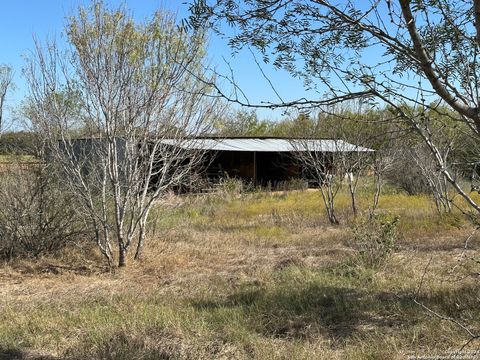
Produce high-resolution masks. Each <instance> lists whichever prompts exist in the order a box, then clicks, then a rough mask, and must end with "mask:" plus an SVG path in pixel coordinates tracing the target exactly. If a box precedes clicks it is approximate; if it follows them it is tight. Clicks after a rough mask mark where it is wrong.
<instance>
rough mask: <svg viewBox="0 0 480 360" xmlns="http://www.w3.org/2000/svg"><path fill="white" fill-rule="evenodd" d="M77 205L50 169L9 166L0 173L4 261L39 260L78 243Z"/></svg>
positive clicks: (0, 231) (1, 255)
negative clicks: (75, 242) (18, 259)
mask: <svg viewBox="0 0 480 360" xmlns="http://www.w3.org/2000/svg"><path fill="white" fill-rule="evenodd" d="M79 224H80V222H79V221H78V220H77V216H76V212H75V209H74V204H73V201H72V199H71V197H70V196H68V193H66V192H65V191H62V188H61V185H60V183H59V181H58V179H57V178H56V177H54V176H53V175H52V173H51V171H50V169H49V168H46V167H44V166H43V165H40V164H36V165H31V166H29V167H21V166H18V165H15V164H11V165H9V168H8V170H6V171H5V170H4V171H2V172H0V258H3V259H6V260H10V259H12V258H13V257H19V256H22V257H29V256H38V255H41V254H44V253H50V252H54V251H56V250H58V249H60V248H61V247H63V246H64V245H66V244H67V243H68V242H70V241H73V240H75V239H78V237H79V236H80V234H81V233H82V226H81V225H79Z"/></svg>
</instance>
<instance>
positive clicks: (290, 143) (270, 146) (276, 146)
mask: <svg viewBox="0 0 480 360" xmlns="http://www.w3.org/2000/svg"><path fill="white" fill-rule="evenodd" d="M162 142H163V143H164V144H170V145H174V146H180V147H181V148H184V149H192V150H214V151H248V152H250V151H252V152H253V151H255V152H298V151H319V152H370V151H373V150H372V149H368V148H365V147H362V146H358V145H353V144H349V143H347V142H345V141H343V140H324V139H322V140H319V139H279V138H216V139H213V138H212V139H208V138H202V139H201V138H197V139H184V140H177V139H165V140H163V141H162Z"/></svg>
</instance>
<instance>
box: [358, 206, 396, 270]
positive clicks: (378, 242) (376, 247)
mask: <svg viewBox="0 0 480 360" xmlns="http://www.w3.org/2000/svg"><path fill="white" fill-rule="evenodd" d="M398 222H399V218H398V216H393V215H390V214H371V215H369V216H367V217H364V218H362V219H360V220H359V221H358V222H357V223H356V224H355V226H354V227H353V240H352V246H353V248H354V249H355V250H356V259H357V261H358V262H359V263H360V264H361V265H363V266H365V267H370V268H378V267H380V266H382V265H385V263H386V261H387V259H388V258H389V256H390V255H391V253H392V252H393V251H394V249H395V246H396V242H397V240H398V231H397V228H398Z"/></svg>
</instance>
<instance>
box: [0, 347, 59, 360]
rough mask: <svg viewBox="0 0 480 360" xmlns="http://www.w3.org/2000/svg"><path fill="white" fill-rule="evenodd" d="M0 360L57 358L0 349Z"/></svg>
mask: <svg viewBox="0 0 480 360" xmlns="http://www.w3.org/2000/svg"><path fill="white" fill-rule="evenodd" d="M0 360H58V358H57V357H54V356H50V355H40V354H35V353H33V352H30V351H24V350H19V349H5V350H4V349H0Z"/></svg>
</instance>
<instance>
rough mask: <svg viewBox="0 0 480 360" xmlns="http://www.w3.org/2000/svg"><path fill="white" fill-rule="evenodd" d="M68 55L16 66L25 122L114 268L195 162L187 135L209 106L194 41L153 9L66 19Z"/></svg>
mask: <svg viewBox="0 0 480 360" xmlns="http://www.w3.org/2000/svg"><path fill="white" fill-rule="evenodd" d="M67 35H68V40H69V42H70V45H71V49H70V50H68V51H67V52H66V53H61V52H60V50H59V49H58V47H57V46H56V45H55V44H54V43H50V44H48V45H47V46H46V47H45V48H42V47H41V46H40V45H39V44H37V48H36V53H35V56H34V57H32V58H31V59H30V63H29V66H28V67H27V69H26V74H27V78H28V80H29V83H30V108H29V113H30V118H31V121H32V124H33V127H34V129H36V130H37V131H38V132H39V133H40V134H42V135H43V138H44V139H45V141H46V142H47V145H48V149H49V155H48V159H51V160H53V161H54V162H55V163H56V164H58V167H59V169H60V173H61V174H63V176H64V179H65V181H66V183H67V185H68V187H69V188H70V190H71V192H72V193H74V194H75V195H76V197H77V199H78V201H79V204H80V206H79V210H81V211H82V212H83V214H84V215H85V216H84V218H85V219H86V220H85V221H86V223H87V224H88V226H90V227H91V228H92V230H93V233H94V237H95V240H96V243H97V244H98V247H99V249H100V250H101V252H102V253H103V255H104V256H105V258H106V259H107V261H108V262H109V264H112V262H113V261H114V248H115V246H116V248H117V252H118V256H117V261H118V265H119V266H124V265H125V264H126V256H127V252H128V251H129V249H130V248H131V247H132V246H135V258H139V257H140V255H141V253H142V249H143V246H144V243H145V233H146V225H147V220H148V217H149V214H150V211H151V209H152V206H153V205H154V204H155V202H156V201H157V200H159V199H161V198H162V196H163V195H164V194H165V193H166V192H167V190H169V189H172V188H180V187H181V186H183V183H184V182H185V181H186V179H187V178H188V175H189V174H190V173H191V172H192V171H194V169H195V168H196V166H197V165H198V164H199V163H200V162H201V161H202V150H201V147H198V146H194V145H195V142H196V140H195V137H196V136H198V135H200V134H202V133H204V132H207V131H208V128H209V120H210V119H211V118H212V117H213V115H214V112H215V111H220V109H219V108H218V107H217V100H216V99H214V98H211V97H208V96H206V94H208V93H209V91H210V89H209V87H208V86H207V85H205V83H202V82H199V81H197V79H198V77H203V76H205V75H204V74H202V73H201V70H202V69H203V68H204V65H202V62H203V61H204V55H205V52H204V50H203V45H204V39H203V37H202V36H201V35H191V34H188V33H186V32H185V31H183V30H182V29H179V28H178V27H177V26H176V24H175V19H174V17H173V16H172V15H170V14H168V13H165V12H158V13H156V14H155V15H154V16H153V17H152V19H151V20H150V21H148V22H146V23H143V24H137V23H135V22H134V21H133V19H132V18H131V16H129V15H128V12H127V10H126V9H125V8H123V7H122V8H119V9H116V10H112V11H111V10H108V9H106V8H105V7H104V5H103V3H101V2H94V3H93V5H91V7H89V8H87V9H83V8H82V9H80V10H79V12H78V14H77V15H76V16H74V17H71V18H70V19H69V20H68V25H67Z"/></svg>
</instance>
